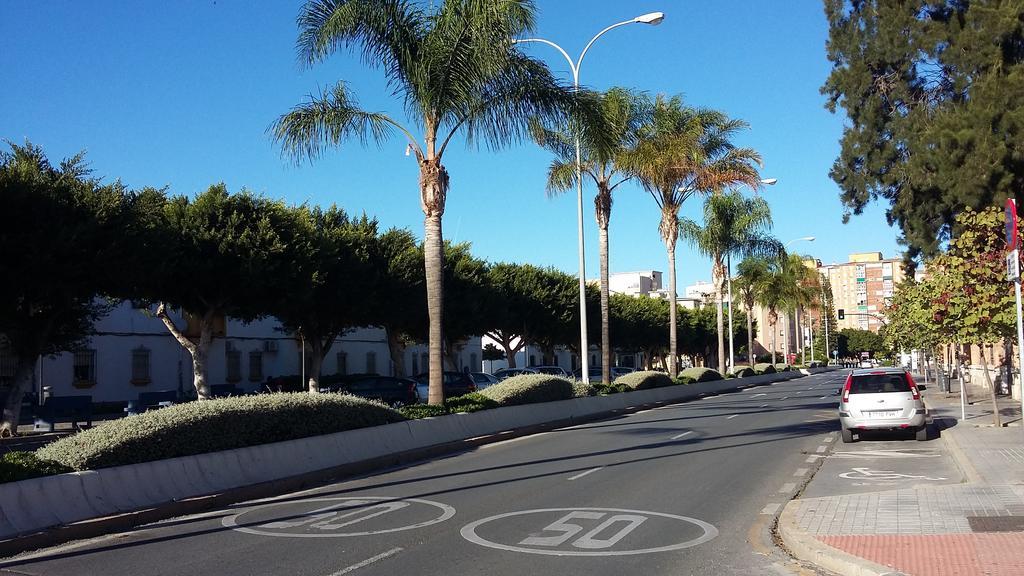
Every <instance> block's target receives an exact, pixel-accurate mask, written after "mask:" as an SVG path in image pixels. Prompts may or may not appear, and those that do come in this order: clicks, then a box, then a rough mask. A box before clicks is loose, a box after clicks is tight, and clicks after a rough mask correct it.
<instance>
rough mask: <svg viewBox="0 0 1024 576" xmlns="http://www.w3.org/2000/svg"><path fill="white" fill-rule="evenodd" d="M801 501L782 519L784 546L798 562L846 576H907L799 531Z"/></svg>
mask: <svg viewBox="0 0 1024 576" xmlns="http://www.w3.org/2000/svg"><path fill="white" fill-rule="evenodd" d="M796 502H797V500H790V501H789V502H788V503H787V504H786V506H785V508H783V509H782V514H780V515H779V522H778V532H779V537H780V538H781V539H782V542H783V543H784V544H785V545H786V548H788V549H789V553H790V554H792V555H793V557H794V558H797V559H799V560H803V561H805V562H810V563H812V564H814V565H815V566H820V567H822V568H825V569H826V570H831V571H832V572H835V573H837V574H841V575H842V576H907V575H906V574H904V573H903V572H898V571H894V570H892V569H891V568H889V567H888V566H882V565H881V564H876V563H874V562H872V561H870V560H865V559H864V558H860V557H858V556H854V555H852V554H847V553H846V552H843V551H842V550H838V549H836V548H833V547H831V546H829V545H827V544H825V543H823V542H821V541H819V540H818V539H817V538H815V537H814V536H811V535H810V534H809V533H807V532H804V531H803V530H800V529H799V528H797V525H796V518H795V517H794V515H795V514H796V505H795V503H796Z"/></svg>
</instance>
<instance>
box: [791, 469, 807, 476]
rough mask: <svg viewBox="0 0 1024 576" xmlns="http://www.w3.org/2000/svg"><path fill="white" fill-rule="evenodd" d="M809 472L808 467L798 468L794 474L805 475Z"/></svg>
mask: <svg viewBox="0 0 1024 576" xmlns="http://www.w3.org/2000/svg"><path fill="white" fill-rule="evenodd" d="M805 474H807V468H797V469H796V472H793V476H803V475H805Z"/></svg>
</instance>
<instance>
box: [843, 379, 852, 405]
mask: <svg viewBox="0 0 1024 576" xmlns="http://www.w3.org/2000/svg"><path fill="white" fill-rule="evenodd" d="M851 386H853V374H849V375H847V377H846V383H845V384H843V404H846V403H847V402H849V401H850V387H851Z"/></svg>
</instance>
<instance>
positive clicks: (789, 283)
mask: <svg viewBox="0 0 1024 576" xmlns="http://www.w3.org/2000/svg"><path fill="white" fill-rule="evenodd" d="M788 261H789V257H788V256H786V255H783V256H782V257H780V258H773V259H771V260H766V261H765V262H766V264H767V266H765V267H764V268H763V269H762V270H760V271H758V274H757V276H758V281H756V283H755V288H754V290H755V292H756V293H757V301H758V302H760V303H761V305H762V306H764V307H765V308H767V309H768V322H769V323H770V324H771V325H772V364H775V362H776V357H775V351H776V350H777V349H778V347H777V346H776V336H778V332H779V331H778V324H779V312H780V311H783V310H786V309H788V308H789V305H790V302H792V293H793V286H794V282H793V279H792V268H791V266H789V265H788ZM757 266H758V267H760V265H757Z"/></svg>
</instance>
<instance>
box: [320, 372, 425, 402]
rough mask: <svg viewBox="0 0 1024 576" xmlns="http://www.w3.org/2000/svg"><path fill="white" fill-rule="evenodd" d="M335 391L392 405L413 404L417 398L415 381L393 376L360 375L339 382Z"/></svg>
mask: <svg viewBox="0 0 1024 576" xmlns="http://www.w3.org/2000/svg"><path fill="white" fill-rule="evenodd" d="M337 391H338V392H345V393H348V394H352V395H353V396H361V397H363V398H369V399H371V400H380V401H381V402H383V403H385V404H387V405H389V406H394V407H398V406H406V405H409V404H415V403H416V402H417V401H418V400H419V394H418V392H417V390H416V381H415V380H412V379H410V378H397V377H395V376H361V377H359V378H354V379H352V380H349V381H346V382H343V383H341V384H339V385H338V387H337Z"/></svg>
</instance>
